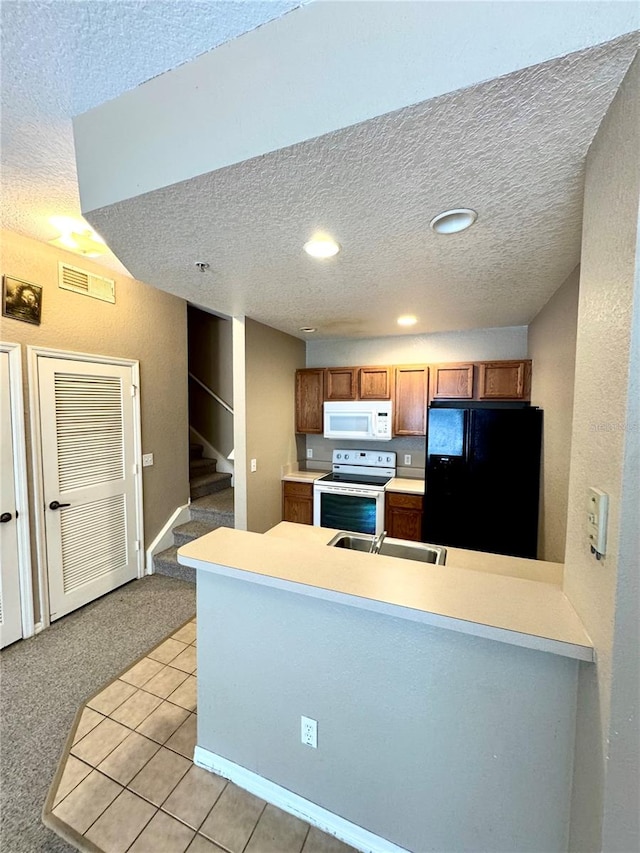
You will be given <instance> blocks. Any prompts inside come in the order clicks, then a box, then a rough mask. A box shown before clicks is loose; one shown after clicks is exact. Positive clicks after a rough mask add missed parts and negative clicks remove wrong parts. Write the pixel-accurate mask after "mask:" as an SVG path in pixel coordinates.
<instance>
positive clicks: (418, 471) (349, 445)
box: [298, 435, 425, 479]
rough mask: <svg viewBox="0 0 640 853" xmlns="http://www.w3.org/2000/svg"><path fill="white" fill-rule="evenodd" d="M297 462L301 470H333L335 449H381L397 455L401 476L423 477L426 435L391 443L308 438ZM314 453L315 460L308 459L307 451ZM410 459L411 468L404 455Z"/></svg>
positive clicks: (397, 439) (399, 475) (317, 437)
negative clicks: (405, 462) (332, 462)
mask: <svg viewBox="0 0 640 853" xmlns="http://www.w3.org/2000/svg"><path fill="white" fill-rule="evenodd" d="M305 443H306V447H305V446H303V447H302V452H300V451H299V456H298V463H299V465H300V468H301V469H302V470H305V469H306V470H308V471H314V470H315V471H330V470H331V461H332V460H331V456H332V453H333V451H334V450H342V449H343V448H344V449H345V450H380V451H387V452H389V451H390V450H392V451H393V452H394V453H396V454H397V468H398V477H412V478H417V479H423V478H424V467H425V438H424V436H415V437H404V438H392V439H391V441H333V440H330V439H328V438H324V437H323V436H321V435H307V436H306V442H300V444H302V445H304V444H305ZM307 450H311V451H313V458H312V459H307V458H306V451H307ZM405 454H409V455H410V456H411V465H405V464H404V456H405Z"/></svg>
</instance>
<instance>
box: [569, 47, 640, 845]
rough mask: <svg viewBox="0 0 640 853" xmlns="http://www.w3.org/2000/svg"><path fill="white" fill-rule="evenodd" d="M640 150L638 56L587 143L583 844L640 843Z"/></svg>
mask: <svg viewBox="0 0 640 853" xmlns="http://www.w3.org/2000/svg"><path fill="white" fill-rule="evenodd" d="M638 151H640V60H639V59H638V58H636V60H635V61H634V63H633V65H632V66H631V69H630V71H629V72H628V74H627V76H626V78H625V80H624V81H623V83H622V85H621V87H620V89H619V90H618V93H617V95H616V97H615V99H614V101H613V102H612V104H611V107H610V108H609V111H608V112H607V115H606V116H605V118H604V120H603V122H602V124H601V126H600V128H599V130H598V133H597V135H596V137H595V139H594V141H593V143H592V145H591V148H590V149H589V153H588V157H587V168H586V178H585V202H584V218H583V240H582V256H581V270H580V297H579V309H578V336H577V348H576V372H575V394H574V417H573V435H572V444H571V473H570V480H569V514H568V520H567V548H566V559H565V581H564V587H565V592H566V594H567V596H568V597H569V599H570V601H571V602H572V604H573V606H574V607H575V608H576V610H577V612H578V614H579V615H580V617H581V619H582V621H583V622H584V625H585V627H586V629H587V631H588V632H589V634H590V636H591V638H592V640H593V642H594V645H595V648H596V653H597V665H596V666H595V667H594V666H587V665H583V667H582V672H581V675H580V685H579V703H578V719H577V739H576V761H575V768H574V789H573V813H572V832H571V849H572V850H576V851H580V853H587V851H600V850H605V851H620V853H621V851H625V853H628V851H631V850H637V849H639V846H640V832H639V827H638V820H639V816H638V815H639V813H638V802H639V801H640V785H639V775H640V774H639V770H638V767H639V759H640V755H639V752H640V750H639V741H640V738H639V736H638V721H639V719H640V715H639V708H638V704H639V696H640V684H639V683H638V675H639V669H640V667H639V666H638V648H639V647H640V643H639V638H638V624H639V623H640V613H639V602H640V595H639V590H638V488H639V486H638V472H639V469H640V453H639V448H638V444H639V442H638V407H639V398H640V387H639V384H640V358H639V356H638V340H637V338H638V334H639V332H640V328H639V327H640V316H639V313H638V301H639V298H640V292H639V283H638V236H639V232H638V200H639V197H640V158H638ZM590 486H597V487H599V488H601V489H603V490H604V491H605V492H607V493H608V494H609V495H610V507H609V525H608V537H607V546H606V556H605V557H604V558H603V559H602V560H601V561H597V560H596V559H595V557H594V556H593V555H592V554H591V553H590V549H589V542H588V539H587V530H586V509H585V508H586V505H587V496H588V489H589V487H590ZM603 804H604V805H603Z"/></svg>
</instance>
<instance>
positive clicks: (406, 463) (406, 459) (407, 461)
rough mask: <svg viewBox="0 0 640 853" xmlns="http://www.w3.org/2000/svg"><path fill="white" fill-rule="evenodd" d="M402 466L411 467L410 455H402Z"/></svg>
mask: <svg viewBox="0 0 640 853" xmlns="http://www.w3.org/2000/svg"><path fill="white" fill-rule="evenodd" d="M404 464H405V465H411V454H410V453H405V454H404Z"/></svg>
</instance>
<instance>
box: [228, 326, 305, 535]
mask: <svg viewBox="0 0 640 853" xmlns="http://www.w3.org/2000/svg"><path fill="white" fill-rule="evenodd" d="M304 363H305V345H304V342H303V341H300V340H298V338H293V337H291V336H290V335H285V334H284V333H283V332H277V331H276V330H275V329H271V328H270V327H269V326H263V325H262V324H261V323H256V322H255V321H254V320H250V319H248V318H247V320H246V322H245V389H246V410H245V411H246V414H245V418H246V421H245V422H246V454H245V455H246V466H247V468H246V471H247V474H246V501H247V503H246V506H247V529H248V530H253V531H255V532H257V533H263V532H264V531H265V530H268V529H269V528H270V527H273V525H274V524H277V523H278V522H280V521H282V492H281V489H282V485H281V473H282V466H283V465H288V464H291V463H293V462H295V461H296V458H297V452H296V439H295V394H294V388H295V372H296V370H297V369H298V368H300V367H304ZM237 416H238V410H237V409H236V417H237ZM251 459H256V460H257V463H258V467H257V471H255V472H254V473H251V467H250V460H251ZM236 474H237V478H236V480H237V482H238V481H239V480H240V479H241V478H240V472H239V470H238V467H237V466H236ZM236 488H238V486H237V485H236Z"/></svg>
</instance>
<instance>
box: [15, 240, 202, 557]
mask: <svg viewBox="0 0 640 853" xmlns="http://www.w3.org/2000/svg"><path fill="white" fill-rule="evenodd" d="M58 261H65V262H67V263H69V264H72V265H73V266H77V267H80V268H82V269H86V270H88V271H89V272H94V273H96V274H97V275H103V276H108V277H109V278H115V280H116V303H115V305H112V304H109V303H108V302H101V301H100V300H98V299H91V298H89V297H87V296H82V295H80V294H76V293H71V292H69V291H67V290H61V289H59V288H58V278H57V277H58ZM2 273H3V274H8V275H11V276H15V277H16V278H21V279H25V280H27V281H31V282H33V283H34V284H39V285H41V286H42V287H43V288H44V291H43V299H42V322H41V324H40V325H39V326H34V325H30V324H28V323H23V322H20V321H18V320H11V319H8V318H6V317H3V318H2V333H1V335H0V337H1V338H2V340H5V341H11V342H15V343H19V344H22V345H23V352H22V355H23V363H24V366H25V401H26V406H27V413H26V418H27V427H26V430H27V454H28V457H29V468H30V469H31V462H30V453H31V446H30V437H29V413H28V405H29V402H28V400H29V398H28V393H27V391H26V350H25V349H24V348H25V347H26V346H28V345H32V346H45V347H52V348H55V349H63V350H70V351H72V352H84V353H94V354H99V355H111V356H116V357H119V358H131V359H138V360H139V361H140V384H141V389H140V402H141V412H142V451H143V453H153V454H154V465H153V467H149V468H144V469H143V476H144V528H145V541H146V543H147V544H148V543H149V542H151V541H152V540H153V539H154V538H155V536H156V534H157V533H158V531H159V530H160V529H161V527H162V526H163V525H164V523H165V522H166V521H167V519H168V517H169V516H170V515H171V513H172V512H173V510H174V509H175V508H176V507H177V506H179V505H180V504H184V503H186V502H187V500H188V497H189V483H188V461H187V459H188V440H189V438H188V431H189V430H188V423H187V327H186V304H185V302H184V301H183V300H182V299H178V298H177V297H175V296H170V295H169V294H167V293H163V292H162V291H160V290H155V289H154V288H152V287H149V286H148V285H146V284H142V283H141V282H139V281H135V280H134V279H131V278H127V277H125V276H122V275H117V274H114V273H112V272H111V271H110V270H107V269H105V268H103V267H100V266H99V265H98V264H96V263H94V262H92V261H90V260H86V259H84V258H81V257H79V256H78V255H73V254H70V253H68V252H63V251H60V250H59V249H56V248H54V247H53V246H48V245H46V244H44V243H40V242H38V241H36V240H32V239H29V238H27V237H22V236H20V235H18V234H15V233H13V232H9V231H3V232H2ZM29 473H30V482H31V470H30V472H29ZM32 510H33V508H32ZM32 518H33V515H32ZM34 562H35V559H34Z"/></svg>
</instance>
